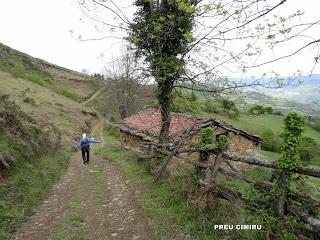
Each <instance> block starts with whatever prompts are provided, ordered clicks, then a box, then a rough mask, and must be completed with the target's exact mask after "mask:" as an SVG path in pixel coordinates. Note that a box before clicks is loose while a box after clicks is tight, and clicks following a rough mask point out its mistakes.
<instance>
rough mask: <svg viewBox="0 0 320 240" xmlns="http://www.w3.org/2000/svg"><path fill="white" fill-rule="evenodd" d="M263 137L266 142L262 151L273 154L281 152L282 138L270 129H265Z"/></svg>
mask: <svg viewBox="0 0 320 240" xmlns="http://www.w3.org/2000/svg"><path fill="white" fill-rule="evenodd" d="M261 137H262V138H263V140H264V144H263V145H262V149H263V150H266V151H271V152H280V144H281V143H280V137H279V136H277V135H276V134H275V133H274V131H272V130H271V129H270V128H267V129H265V130H264V131H263V132H262V133H261Z"/></svg>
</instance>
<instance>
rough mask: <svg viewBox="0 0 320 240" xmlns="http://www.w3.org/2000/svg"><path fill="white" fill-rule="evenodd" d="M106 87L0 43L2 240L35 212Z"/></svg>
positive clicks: (89, 124) (55, 179)
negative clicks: (94, 98)
mask: <svg viewBox="0 0 320 240" xmlns="http://www.w3.org/2000/svg"><path fill="white" fill-rule="evenodd" d="M100 85H102V82H101V81H100V80H97V79H93V78H91V77H89V76H85V75H83V74H80V73H77V72H75V71H71V70H68V69H65V68H62V67H59V66H55V65H53V64H50V63H48V62H45V61H43V60H40V59H37V58H33V57H31V56H29V55H27V54H24V53H21V52H19V51H16V50H14V49H11V48H9V47H7V46H5V45H2V44H0V148H1V153H0V239H9V233H10V232H12V231H14V230H15V229H16V228H18V227H19V226H20V225H21V224H22V223H23V222H25V221H26V220H27V218H28V216H30V215H32V214H33V209H34V208H36V207H37V206H38V205H39V204H41V203H42V201H43V199H45V198H46V196H47V195H48V194H49V191H50V189H51V187H52V186H53V184H54V183H55V182H56V181H57V180H58V179H59V178H60V176H61V175H62V174H63V173H64V171H65V169H66V168H67V165H68V159H69V156H70V153H71V152H70V150H71V149H73V148H74V147H76V146H77V145H78V141H79V136H80V134H81V133H82V132H83V131H88V129H89V128H90V126H91V124H92V122H93V121H94V120H95V112H94V110H92V109H90V108H88V107H86V106H84V105H83V104H82V102H83V101H84V100H85V99H88V98H89V97H90V96H91V95H92V94H93V93H94V92H95V91H97V90H98V89H99V88H100Z"/></svg>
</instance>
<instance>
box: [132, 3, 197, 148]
mask: <svg viewBox="0 0 320 240" xmlns="http://www.w3.org/2000/svg"><path fill="white" fill-rule="evenodd" d="M193 4H195V1H186V0H176V1H169V0H163V1H160V2H157V1H152V0H137V1H136V2H135V5H136V6H137V7H138V10H137V11H136V13H135V17H134V21H133V24H131V25H130V32H129V38H128V39H129V41H130V42H131V43H132V44H133V45H134V46H136V54H137V55H140V56H145V60H146V61H147V62H148V63H149V65H150V70H151V73H152V75H153V77H154V78H155V80H156V82H157V83H158V88H157V99H158V102H159V105H160V111H161V122H162V126H161V132H160V137H159V142H160V143H166V142H167V141H168V135H169V126H170V103H171V95H172V90H173V88H174V83H175V82H176V81H177V80H178V79H179V78H180V77H181V75H182V74H183V73H184V71H185V65H186V62H185V60H184V58H182V57H181V56H182V55H183V54H184V53H185V52H187V50H188V46H189V44H190V43H191V42H192V40H193V37H192V34H191V30H192V28H193V14H194V13H195V10H196V9H195V7H194V5H193Z"/></svg>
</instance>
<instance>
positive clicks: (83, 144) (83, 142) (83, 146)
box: [81, 138, 90, 151]
mask: <svg viewBox="0 0 320 240" xmlns="http://www.w3.org/2000/svg"><path fill="white" fill-rule="evenodd" d="M89 149H90V144H89V140H88V138H83V139H81V150H82V151H89Z"/></svg>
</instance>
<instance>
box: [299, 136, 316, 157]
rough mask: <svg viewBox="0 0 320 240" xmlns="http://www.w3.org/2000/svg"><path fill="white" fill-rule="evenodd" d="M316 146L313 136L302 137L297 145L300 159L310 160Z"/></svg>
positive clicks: (314, 154) (313, 155)
mask: <svg viewBox="0 0 320 240" xmlns="http://www.w3.org/2000/svg"><path fill="white" fill-rule="evenodd" d="M318 147H319V146H317V142H316V141H315V140H314V139H313V138H310V137H303V138H302V139H301V142H300V145H299V156H300V159H301V160H303V161H310V160H311V159H312V158H313V157H315V156H316V153H317V149H318Z"/></svg>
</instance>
